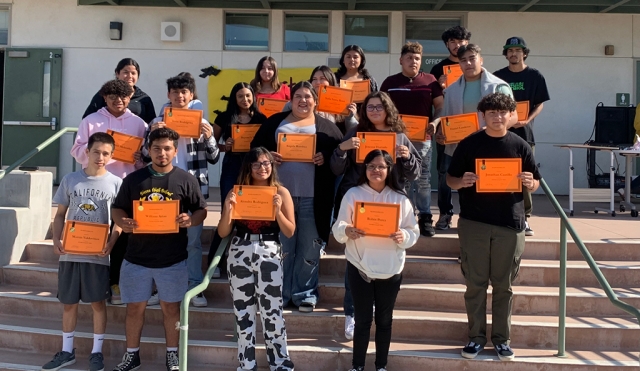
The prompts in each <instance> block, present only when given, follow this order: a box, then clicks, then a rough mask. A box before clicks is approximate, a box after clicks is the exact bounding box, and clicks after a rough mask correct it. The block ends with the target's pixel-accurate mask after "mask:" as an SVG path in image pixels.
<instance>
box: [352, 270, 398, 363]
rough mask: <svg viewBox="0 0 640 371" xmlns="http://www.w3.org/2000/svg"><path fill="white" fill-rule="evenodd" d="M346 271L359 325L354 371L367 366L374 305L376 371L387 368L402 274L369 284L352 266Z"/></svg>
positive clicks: (354, 354) (354, 352)
mask: <svg viewBox="0 0 640 371" xmlns="http://www.w3.org/2000/svg"><path fill="white" fill-rule="evenodd" d="M347 271H348V279H349V284H350V285H351V295H352V297H353V307H354V310H355V318H354V319H355V322H356V326H355V331H354V336H353V361H352V363H353V368H358V367H364V363H365V358H366V356H367V347H368V346H369V336H370V334H371V323H372V321H373V304H374V303H375V305H376V318H375V320H376V369H378V368H381V367H386V366H387V356H388V355H389V346H390V344H391V324H392V322H393V307H394V306H395V304H396V298H397V297H398V291H400V284H401V283H402V274H396V275H394V276H392V277H390V278H388V279H384V280H382V279H376V280H372V281H371V282H367V281H365V280H364V278H362V276H361V275H360V271H359V270H358V268H356V267H355V266H354V265H353V264H351V263H347Z"/></svg>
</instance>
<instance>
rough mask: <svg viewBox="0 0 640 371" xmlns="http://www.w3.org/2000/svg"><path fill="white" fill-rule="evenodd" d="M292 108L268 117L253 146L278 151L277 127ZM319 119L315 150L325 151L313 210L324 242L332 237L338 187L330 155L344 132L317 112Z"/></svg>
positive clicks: (317, 174)
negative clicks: (330, 232) (332, 217)
mask: <svg viewBox="0 0 640 371" xmlns="http://www.w3.org/2000/svg"><path fill="white" fill-rule="evenodd" d="M290 112H291V111H286V112H280V113H276V114H275V115H273V116H271V117H269V118H268V119H267V121H265V123H264V124H262V126H261V127H260V129H259V130H258V132H257V133H256V136H255V137H254V138H253V141H252V142H251V147H252V148H253V147H260V146H262V147H265V148H266V149H268V150H269V151H276V150H277V147H278V146H277V143H276V129H278V126H280V123H281V122H282V120H284V119H285V118H286V117H287V116H288V115H289V113H290ZM315 118H316V152H322V155H323V156H324V164H322V165H321V166H316V173H315V180H314V195H313V210H314V216H315V219H316V229H317V230H318V235H319V236H320V238H322V239H323V240H324V241H325V242H326V241H328V240H329V231H330V230H331V210H332V208H333V197H334V189H335V179H336V177H335V175H333V172H332V171H331V166H330V162H331V155H332V154H333V150H335V149H336V147H337V146H338V144H340V141H341V140H342V133H341V132H340V130H339V129H338V127H337V126H336V124H334V123H332V122H331V121H329V120H327V119H324V118H322V117H320V116H318V115H317V114H316V115H315Z"/></svg>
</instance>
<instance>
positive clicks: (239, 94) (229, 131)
mask: <svg viewBox="0 0 640 371" xmlns="http://www.w3.org/2000/svg"><path fill="white" fill-rule="evenodd" d="M229 97H230V98H229V101H228V102H227V110H226V111H224V112H222V113H221V114H219V115H218V117H216V120H215V121H214V125H213V135H214V136H215V138H216V143H217V142H219V141H220V138H222V140H223V141H224V144H223V145H221V146H220V152H224V153H225V154H224V157H223V159H222V170H221V172H220V199H221V200H224V199H225V197H227V194H228V193H229V191H230V190H232V189H233V186H234V184H236V182H237V180H238V175H239V174H240V167H241V165H242V161H243V160H244V157H245V155H246V154H247V152H248V150H241V151H239V150H237V149H234V139H233V138H234V134H236V135H237V134H238V133H239V132H242V130H243V129H244V128H243V127H241V126H242V125H249V127H252V128H254V125H260V124H262V123H264V122H265V121H266V120H267V117H266V116H265V115H263V114H262V113H260V111H259V110H258V104H257V100H256V96H255V92H254V91H253V88H252V87H251V85H249V84H247V83H246V82H239V83H237V84H235V85H234V86H233V88H231V93H230V94H229ZM247 144H248V146H247V147H249V146H250V145H251V141H249V142H248V143H247ZM220 242H222V238H220V236H219V235H218V231H216V232H215V233H214V235H213V240H212V241H211V251H216V250H217V249H218V245H220ZM213 256H214V254H209V265H210V264H211V260H212V259H213ZM224 259H225V258H224V255H223V260H224ZM221 263H223V261H221ZM225 266H226V265H225V264H221V267H222V269H226V267H225ZM216 272H217V274H214V277H215V276H218V277H219V274H220V271H219V270H218V268H216Z"/></svg>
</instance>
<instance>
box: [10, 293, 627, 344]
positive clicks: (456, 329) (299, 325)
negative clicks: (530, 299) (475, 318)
mask: <svg viewBox="0 0 640 371" xmlns="http://www.w3.org/2000/svg"><path fill="white" fill-rule="evenodd" d="M19 290H20V289H18V290H15V291H16V292H9V291H6V292H3V293H0V298H1V299H2V300H1V301H0V313H2V315H0V323H2V318H3V317H2V316H7V320H8V322H4V323H6V324H15V323H16V322H11V321H20V320H21V319H24V318H31V319H37V320H40V319H48V320H50V321H53V322H59V319H60V318H61V316H62V305H60V304H59V302H58V301H57V299H55V296H54V295H53V294H52V293H43V292H39V293H37V292H34V291H33V290H28V289H26V290H25V288H22V289H21V290H22V291H19ZM211 299H212V298H210V304H209V307H207V308H192V309H191V310H190V313H189V317H190V318H189V326H190V328H193V329H207V330H206V331H205V332H203V336H205V338H203V340H206V339H208V337H206V336H207V335H206V334H207V331H213V332H215V333H220V334H222V335H223V336H227V335H230V334H232V333H233V323H234V315H233V311H232V309H231V306H230V305H228V304H225V303H218V302H215V301H214V300H211ZM125 310H126V308H125V307H124V306H111V305H110V306H109V309H108V323H109V325H108V326H109V329H111V330H114V331H119V330H121V329H122V328H123V327H124V317H125ZM25 316H27V317H25ZM91 316H92V314H91V308H90V306H89V305H86V304H83V305H81V310H80V313H79V318H78V320H79V323H84V324H86V325H87V326H89V327H90V325H91V318H92V317H91ZM285 318H286V321H287V330H288V334H289V337H290V339H291V340H293V341H299V340H300V341H301V340H305V339H315V338H318V339H329V340H332V341H336V342H340V341H344V337H343V336H344V335H343V331H344V327H343V326H344V316H343V315H342V313H341V309H340V308H335V307H333V306H331V305H328V304H326V303H321V305H319V306H318V307H317V308H316V310H315V311H314V312H313V313H309V314H307V313H300V312H298V311H297V310H296V309H293V310H291V309H286V310H285ZM488 320H489V323H491V319H490V316H489V318H488ZM557 321H558V319H557V316H554V315H551V316H531V315H513V316H512V336H511V337H512V346H514V347H520V348H535V349H540V348H550V347H554V346H556V344H557ZM146 323H147V325H149V326H158V327H160V326H161V325H162V316H161V311H160V310H159V307H158V306H155V307H149V308H148V310H147V315H146ZM47 324H48V322H47ZM28 325H29V326H32V325H33V324H31V323H28ZM49 325H50V324H49ZM489 327H490V326H489ZM54 329H55V328H54ZM111 330H109V331H111ZM466 331H467V318H466V314H465V313H460V312H458V313H456V312H448V311H426V310H422V311H409V310H400V309H398V310H396V311H395V312H394V339H395V340H398V341H401V342H421V343H429V344H438V343H440V342H452V343H464V342H465V340H466ZM489 331H490V330H489ZM639 336H640V328H639V327H638V324H637V321H636V319H635V318H630V317H629V316H625V317H623V316H619V317H585V316H581V317H569V318H568V319H567V348H568V349H572V350H596V349H599V350H612V351H613V350H615V351H617V350H624V351H635V350H637V338H638V337H639Z"/></svg>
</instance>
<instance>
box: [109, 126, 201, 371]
mask: <svg viewBox="0 0 640 371" xmlns="http://www.w3.org/2000/svg"><path fill="white" fill-rule="evenodd" d="M178 139H179V135H178V133H176V132H175V131H173V130H171V129H168V128H159V129H156V130H154V131H152V132H151V133H150V134H149V139H148V143H149V155H150V157H151V165H150V166H147V167H146V168H143V169H140V170H137V171H135V172H133V173H131V174H129V175H128V176H127V177H126V178H125V179H124V180H123V182H122V187H120V191H119V192H118V196H117V197H116V200H115V202H114V203H113V209H112V215H113V220H114V222H115V223H116V224H117V225H118V226H119V227H121V228H122V231H123V232H124V233H132V232H133V231H134V230H135V229H136V228H137V227H138V223H137V222H136V221H135V220H134V219H132V218H133V207H134V205H133V204H134V202H137V201H157V202H163V201H170V200H178V201H180V206H179V215H178V216H177V217H176V223H178V226H179V227H180V228H179V231H178V233H168V234H148V233H135V234H130V235H129V243H128V245H127V252H126V254H125V256H124V262H123V263H122V268H121V271H120V293H121V295H122V301H123V302H124V303H126V304H127V318H126V334H127V352H126V353H125V355H124V357H123V358H122V362H121V363H120V364H119V365H118V366H116V368H114V370H113V371H131V370H137V369H138V368H139V367H140V355H139V350H140V336H141V333H142V326H143V324H144V312H145V309H146V306H147V300H149V298H150V297H151V292H152V289H153V283H154V282H155V284H156V287H157V289H158V296H159V299H160V307H161V308H162V315H163V317H164V327H165V337H166V342H167V357H166V365H167V371H173V370H178V369H179V368H178V338H179V333H178V331H177V330H176V327H175V324H176V322H178V321H179V320H180V301H182V299H183V297H184V294H185V293H186V292H187V286H188V270H187V263H186V260H187V228H189V227H195V226H198V225H200V224H202V222H203V221H204V219H205V218H206V217H207V209H206V207H207V203H206V201H205V199H204V197H203V196H202V192H201V191H200V184H199V183H198V180H197V179H196V178H195V177H194V176H192V175H191V174H189V173H188V172H186V171H184V170H182V169H180V168H178V167H176V166H173V158H174V157H175V156H176V155H177V152H178V149H177V146H178ZM138 207H141V205H140V206H138Z"/></svg>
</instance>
